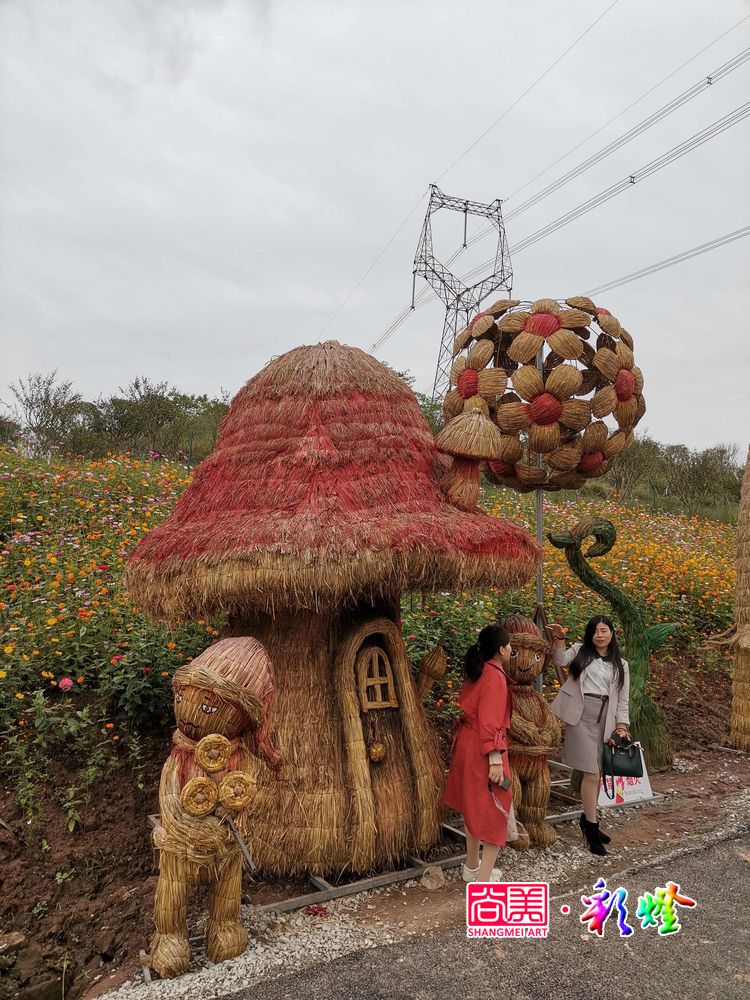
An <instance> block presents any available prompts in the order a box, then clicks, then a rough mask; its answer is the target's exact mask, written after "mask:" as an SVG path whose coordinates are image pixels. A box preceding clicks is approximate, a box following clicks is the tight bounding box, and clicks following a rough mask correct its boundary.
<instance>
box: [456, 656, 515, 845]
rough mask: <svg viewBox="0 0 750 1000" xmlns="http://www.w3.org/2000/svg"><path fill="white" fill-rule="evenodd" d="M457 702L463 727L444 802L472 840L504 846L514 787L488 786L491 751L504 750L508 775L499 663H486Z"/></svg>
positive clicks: (505, 694)
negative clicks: (478, 676)
mask: <svg viewBox="0 0 750 1000" xmlns="http://www.w3.org/2000/svg"><path fill="white" fill-rule="evenodd" d="M458 701H459V704H460V706H461V724H460V726H459V728H458V732H457V733H456V738H455V740H454V743H453V754H452V757H451V765H450V770H449V771H448V781H447V782H446V786H445V796H444V798H443V801H444V802H445V804H446V805H447V806H449V807H450V808H451V809H455V811H456V812H458V813H461V815H462V816H463V818H464V823H465V824H466V829H467V830H468V831H469V833H470V834H471V835H472V836H473V837H477V838H478V839H479V840H483V841H484V842H485V843H487V844H500V845H501V846H505V840H506V834H507V830H508V816H507V813H508V812H509V811H510V806H511V801H512V798H513V789H512V787H511V788H508V789H506V790H502V789H501V788H500V786H499V785H493V786H492V788H493V791H490V789H489V788H488V787H487V786H488V782H489V769H490V768H489V760H488V757H487V755H488V754H489V753H490V752H491V751H492V750H504V751H505V753H504V754H503V771H504V773H505V775H506V776H507V777H510V767H509V764H508V753H507V750H508V730H509V728H510V717H511V712H512V701H511V696H510V691H509V688H508V681H507V679H506V675H505V673H504V671H503V669H502V667H501V666H500V664H499V663H496V662H495V660H488V661H487V662H486V663H485V665H484V669H483V670H482V676H481V677H480V678H479V680H478V681H466V682H465V684H464V686H463V687H462V689H461V694H460V695H459V698H458ZM501 807H502V808H501ZM503 810H504V811H503Z"/></svg>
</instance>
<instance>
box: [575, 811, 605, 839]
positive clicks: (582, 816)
mask: <svg viewBox="0 0 750 1000" xmlns="http://www.w3.org/2000/svg"><path fill="white" fill-rule="evenodd" d="M586 822H587V820H586V816H585V814H584V813H581V816H580V819H579V820H578V824H579V826H580V827H581V832H583V824H584V823H586ZM596 828H597V830H598V831H599V839H600V840H601V842H602V843H603V844H609V843H611V842H612V838H611V837H608V836H607V834H606V833H605V832H604V831H603V830H602V828H601V827H600V826H599V824H598V823H597V824H596ZM584 836H585V834H584Z"/></svg>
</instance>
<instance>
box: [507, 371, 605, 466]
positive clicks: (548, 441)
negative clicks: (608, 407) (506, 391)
mask: <svg viewBox="0 0 750 1000" xmlns="http://www.w3.org/2000/svg"><path fill="white" fill-rule="evenodd" d="M582 382H583V376H582V375H581V373H580V372H579V371H578V369H577V368H575V367H574V366H573V365H558V366H557V367H555V368H553V369H551V370H550V371H549V372H548V373H547V375H546V377H543V376H542V374H541V373H540V372H539V371H538V370H537V369H536V367H535V366H534V365H524V366H523V367H522V368H519V369H518V371H517V372H516V373H515V374H514V375H513V388H514V389H515V391H516V393H517V394H518V396H519V397H520V400H523V402H521V401H518V402H515V401H513V400H510V401H508V402H506V403H504V404H503V405H501V406H499V407H498V409H497V423H498V426H499V427H500V430H502V431H503V432H504V433H506V434H513V433H514V432H517V431H519V430H526V431H528V436H529V448H530V449H531V450H532V451H537V452H541V453H542V454H547V453H549V452H552V451H555V450H556V449H558V448H559V447H560V446H561V445H562V444H563V437H564V435H566V432H567V431H579V430H582V429H583V428H584V427H585V426H586V424H587V423H588V422H589V420H590V419H591V410H590V408H589V404H588V403H586V402H584V401H583V400H575V399H572V398H571V397H573V396H575V394H576V393H577V392H578V391H579V390H580V388H581V384H582ZM567 436H570V435H567Z"/></svg>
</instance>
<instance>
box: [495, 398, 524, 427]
mask: <svg viewBox="0 0 750 1000" xmlns="http://www.w3.org/2000/svg"><path fill="white" fill-rule="evenodd" d="M495 422H496V424H497V426H498V427H499V428H500V430H501V431H502V432H503V433H504V434H517V433H518V431H521V430H526V429H527V428H528V427H529V426H530V425H531V420H530V418H529V411H528V409H527V408H526V404H525V403H515V402H513V401H512V400H511V401H509V402H507V403H504V402H503V401H502V399H501V400H500V405H499V406H498V408H497V412H496V413H495Z"/></svg>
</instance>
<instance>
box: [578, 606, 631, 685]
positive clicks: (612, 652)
mask: <svg viewBox="0 0 750 1000" xmlns="http://www.w3.org/2000/svg"><path fill="white" fill-rule="evenodd" d="M599 624H604V625H606V626H607V628H609V629H610V630H611V632H612V638H611V639H610V640H609V649H608V650H607V655H606V656H605V657H604V659H605V660H607V661H608V662H609V663H611V664H612V665H613V666H614V668H615V670H616V671H617V686H618V688H621V687H622V685H623V684H624V683H625V668H624V667H623V665H622V656H621V655H620V647H619V646H618V645H617V636H616V635H615V626H614V625H613V624H612V620H611V619H610V618H607V616H606V615H594V617H593V618H592V619H591V620H590V621H589V622H588V623H587V625H586V631H585V632H584V633H583V642H582V643H581V648H580V649H579V650H578V652H577V653H576V655H575V659H574V660H573V662H572V663H571V664H570V667H569V668H568V670H569V672H570V673H571V674H572V675H573V677H575V678H576V679H577V678H579V677H580V676H581V674H582V673H583V671H584V669H585V668H586V667H587V666H588V665H589V663H591V661H592V660H596V659H598V658H599V654H598V652H597V651H596V646H595V645H594V632H595V631H596V626H597V625H599Z"/></svg>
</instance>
